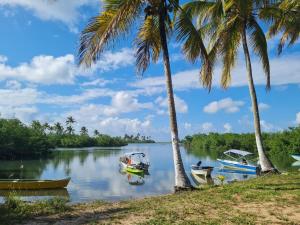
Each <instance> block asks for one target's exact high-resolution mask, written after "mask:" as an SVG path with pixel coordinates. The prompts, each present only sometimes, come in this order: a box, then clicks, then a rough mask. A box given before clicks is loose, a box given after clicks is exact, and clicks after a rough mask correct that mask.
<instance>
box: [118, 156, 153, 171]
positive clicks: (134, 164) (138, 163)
mask: <svg viewBox="0 0 300 225" xmlns="http://www.w3.org/2000/svg"><path fill="white" fill-rule="evenodd" d="M145 157H146V155H145V153H142V152H131V153H126V154H125V155H124V156H122V157H120V165H121V166H122V168H123V169H124V170H125V171H128V172H131V173H144V172H147V171H148V168H149V163H148V162H147V160H146V159H145Z"/></svg>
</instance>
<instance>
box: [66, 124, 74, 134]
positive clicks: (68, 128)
mask: <svg viewBox="0 0 300 225" xmlns="http://www.w3.org/2000/svg"><path fill="white" fill-rule="evenodd" d="M66 131H67V133H68V134H69V135H72V134H74V131H75V130H74V128H73V127H72V126H67V128H66Z"/></svg>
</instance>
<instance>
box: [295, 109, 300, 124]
mask: <svg viewBox="0 0 300 225" xmlns="http://www.w3.org/2000/svg"><path fill="white" fill-rule="evenodd" d="M296 123H298V124H300V112H298V113H297V114H296Z"/></svg>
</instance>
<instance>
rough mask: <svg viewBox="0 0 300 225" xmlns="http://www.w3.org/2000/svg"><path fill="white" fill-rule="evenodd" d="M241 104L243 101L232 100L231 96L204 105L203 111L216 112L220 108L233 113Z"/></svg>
mask: <svg viewBox="0 0 300 225" xmlns="http://www.w3.org/2000/svg"><path fill="white" fill-rule="evenodd" d="M243 105H244V102H243V101H233V100H232V99H231V98H224V99H221V100H219V101H213V102H211V103H209V104H208V105H206V106H204V108H203V111H204V112H206V113H216V112H218V111H220V110H224V111H225V112H227V113H235V112H237V111H239V110H240V107H241V106H243Z"/></svg>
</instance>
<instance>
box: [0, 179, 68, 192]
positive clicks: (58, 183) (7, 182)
mask: <svg viewBox="0 0 300 225" xmlns="http://www.w3.org/2000/svg"><path fill="white" fill-rule="evenodd" d="M70 180H71V178H65V179H61V180H30V179H0V189H2V190H8V189H10V190H14V189H15V190H34V189H35V190H37V189H54V188H64V187H66V186H67V185H68V183H69V182H70Z"/></svg>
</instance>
